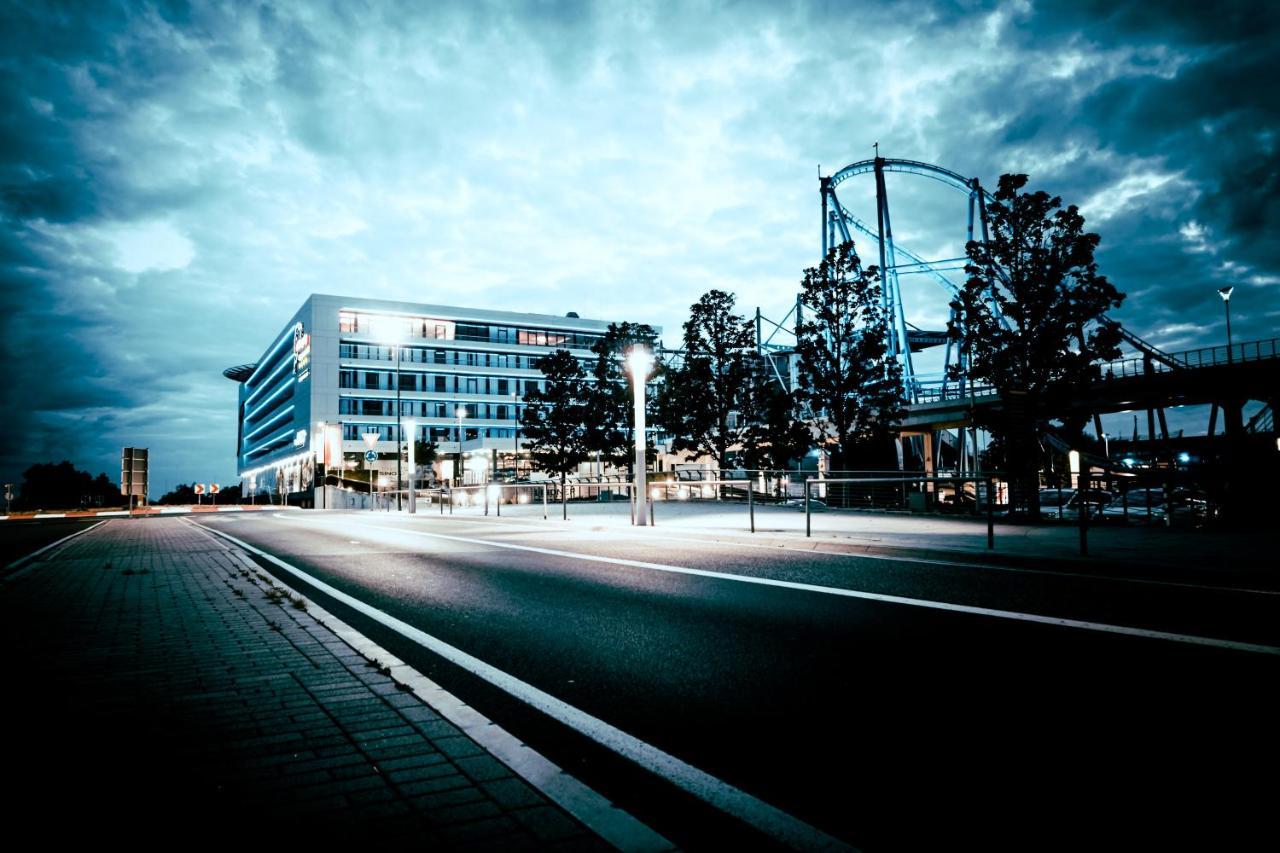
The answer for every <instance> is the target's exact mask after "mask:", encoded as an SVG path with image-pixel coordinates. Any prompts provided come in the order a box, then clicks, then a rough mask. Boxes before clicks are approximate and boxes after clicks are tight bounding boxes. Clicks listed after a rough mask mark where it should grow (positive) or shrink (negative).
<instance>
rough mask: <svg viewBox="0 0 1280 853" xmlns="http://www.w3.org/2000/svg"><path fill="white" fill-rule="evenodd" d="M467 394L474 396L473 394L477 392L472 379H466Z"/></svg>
mask: <svg viewBox="0 0 1280 853" xmlns="http://www.w3.org/2000/svg"><path fill="white" fill-rule="evenodd" d="M467 393H468V394H475V393H477V390H476V380H474V379H468V380H467Z"/></svg>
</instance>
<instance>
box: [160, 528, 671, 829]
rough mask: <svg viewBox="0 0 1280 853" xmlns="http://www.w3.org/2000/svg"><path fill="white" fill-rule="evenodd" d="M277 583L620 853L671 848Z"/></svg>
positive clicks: (237, 555)
mask: <svg viewBox="0 0 1280 853" xmlns="http://www.w3.org/2000/svg"><path fill="white" fill-rule="evenodd" d="M226 520H228V521H230V520H231V519H226ZM182 521H183V523H185V524H187V525H188V526H190V527H194V528H195V529H196V530H197V531H198V532H199V533H200V534H201V535H203V536H205V537H207V538H208V539H210V540H211V541H213V542H214V543H215V544H217V545H218V547H219V548H222V549H224V551H225V553H226V554H227V555H228V556H229V557H232V558H234V559H236V560H239V561H240V562H241V563H242V564H244V565H245V566H246V568H248V569H250V570H252V571H260V570H261V567H260V566H259V565H258V564H257V563H255V562H253V560H251V559H250V558H249V556H248V555H247V554H246V553H244V551H241V550H237V549H236V548H234V547H232V546H229V545H227V544H225V543H223V542H222V541H220V540H219V539H218V538H217V537H215V536H214V535H213V534H214V533H217V532H218V531H215V530H213V528H206V527H204V526H203V525H201V524H197V523H196V522H194V521H192V520H191V519H189V518H184V519H182ZM219 535H221V534H219ZM224 538H226V539H232V538H234V537H230V536H226V537H224ZM280 583H282V584H284V585H285V586H287V587H289V588H290V589H291V590H293V592H294V593H295V594H296V595H298V596H299V597H300V598H301V599H302V600H303V601H304V602H305V603H306V612H307V614H308V615H309V616H311V617H312V618H314V619H315V620H316V621H317V622H319V623H320V624H321V625H323V626H324V627H326V628H328V629H329V630H330V631H332V632H333V633H334V635H335V636H337V637H338V639H340V640H342V641H343V642H344V643H346V644H347V645H348V646H350V647H351V648H353V649H355V650H356V651H357V652H359V653H360V654H362V655H364V656H365V657H366V658H368V659H369V660H375V661H377V662H378V663H380V664H382V665H384V666H386V667H388V668H389V669H390V670H391V676H392V678H394V679H395V680H396V681H398V682H400V683H401V684H404V685H406V686H408V687H409V688H410V689H412V690H413V693H414V695H416V696H417V697H418V698H419V699H421V700H422V701H423V702H424V703H426V704H427V705H428V706H429V707H431V708H432V709H434V710H435V711H437V712H439V714H440V715H441V716H442V717H444V718H445V719H446V720H448V721H449V722H451V723H453V724H454V725H456V726H457V727H458V728H459V729H461V730H462V731H463V732H464V733H466V735H467V736H468V737H470V738H471V739H472V740H474V741H475V742H476V743H478V744H480V746H482V747H484V748H485V749H487V750H489V752H490V753H491V754H493V755H494V756H495V757H496V758H497V759H498V760H499V761H501V762H502V763H504V764H506V765H507V766H508V767H510V768H511V769H512V770H514V771H515V772H516V774H517V775H518V776H520V777H521V778H523V779H525V780H526V781H527V782H529V784H530V785H532V786H533V787H534V788H535V789H536V790H538V791H541V792H542V793H543V794H544V795H546V797H547V799H549V800H551V801H552V802H554V803H557V804H559V805H560V806H561V807H562V808H564V810H565V811H567V812H569V814H571V815H573V816H574V817H575V818H577V819H578V820H579V821H581V822H582V823H583V824H585V825H586V826H587V827H589V828H590V829H592V830H593V831H594V832H595V833H596V834H597V835H599V836H600V837H601V838H603V839H604V840H605V841H607V842H609V843H610V844H612V845H614V846H615V847H617V848H618V849H619V850H626V851H638V853H639V852H640V851H642V852H643V853H666V851H670V850H674V849H675V847H674V845H672V844H671V842H670V841H668V840H667V839H666V838H664V837H662V836H661V835H659V834H658V833H657V832H655V831H654V830H652V829H651V828H650V827H648V826H646V825H645V824H644V823H641V822H640V821H639V820H637V819H636V818H635V817H633V816H632V815H631V814H630V813H628V812H627V811H625V810H623V809H621V808H619V807H617V806H615V805H614V804H613V803H611V802H610V801H609V800H608V799H607V798H606V797H604V796H603V795H601V794H599V793H598V792H596V791H595V790H593V789H592V788H590V787H588V786H587V785H586V784H585V783H583V782H582V781H581V780H579V779H578V778H577V777H575V776H573V775H571V774H569V773H566V772H565V771H564V769H563V768H561V767H560V766H559V765H557V764H555V763H554V762H552V761H551V760H549V759H548V758H546V757H545V756H544V755H542V754H541V753H540V752H537V751H536V750H534V749H533V748H532V747H530V746H528V745H526V744H524V743H521V742H520V741H519V740H518V739H517V738H516V737H515V736H514V735H512V734H511V733H510V732H508V731H507V730H506V729H504V728H502V726H499V725H498V724H497V723H494V722H493V721H492V720H490V719H489V718H488V717H486V716H484V715H483V714H481V713H480V712H479V711H477V710H476V709H475V708H472V707H471V706H469V705H467V704H466V703H465V702H463V701H462V700H461V699H459V698H458V697H456V696H454V695H453V694H452V693H450V692H449V691H447V690H445V689H444V688H443V687H441V686H440V685H439V684H436V683H435V682H434V681H432V680H431V679H429V678H427V677H426V676H425V675H423V674H422V673H420V672H418V671H417V670H416V669H414V668H413V667H412V666H410V665H409V664H407V663H405V662H404V661H402V660H400V659H399V658H397V657H396V656H395V655H393V654H392V653H391V652H389V651H387V650H386V649H384V648H383V647H382V646H380V645H378V644H377V643H375V642H374V641H373V640H371V639H369V638H368V637H366V636H365V635H364V634H361V633H360V632H359V631H357V630H356V629H354V628H352V627H351V626H350V625H348V624H347V623H345V622H343V621H342V620H341V619H339V618H338V617H336V616H334V615H333V614H332V613H330V612H329V611H327V610H325V609H324V608H323V607H321V606H320V605H318V604H317V603H316V602H315V601H314V600H313V599H311V598H310V597H309V596H307V595H306V594H305V593H303V592H302V591H301V587H298V586H296V585H291V584H289V583H288V582H287V581H285V580H281V581H280Z"/></svg>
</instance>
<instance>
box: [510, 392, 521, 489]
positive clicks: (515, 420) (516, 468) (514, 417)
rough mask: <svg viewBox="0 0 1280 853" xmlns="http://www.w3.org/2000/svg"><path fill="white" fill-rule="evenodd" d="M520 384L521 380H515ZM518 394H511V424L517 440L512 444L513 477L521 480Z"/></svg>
mask: <svg viewBox="0 0 1280 853" xmlns="http://www.w3.org/2000/svg"><path fill="white" fill-rule="evenodd" d="M515 381H516V382H519V381H520V380H519V379H517V380H515ZM516 394H517V392H515V391H512V392H511V423H512V424H514V425H515V429H514V432H515V440H513V441H512V442H511V452H512V454H513V455H512V457H511V476H512V477H514V478H515V479H516V480H519V479H520V413H519V412H518V411H517V410H516Z"/></svg>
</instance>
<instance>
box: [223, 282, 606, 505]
mask: <svg viewBox="0 0 1280 853" xmlns="http://www.w3.org/2000/svg"><path fill="white" fill-rule="evenodd" d="M608 327H609V322H608V321H603V320H584V319H580V318H578V317H577V316H575V315H573V314H569V315H567V316H564V317H559V316H553V315H545V314H521V313H515V312H509V311H490V310H484V309H473V308H457V307H449V306H443V305H424V304H417V303H408V302H391V301H385V300H377V299H360V298H353V297H344V296H327V295H320V294H313V295H312V296H311V297H310V298H308V299H307V301H306V302H305V303H304V304H303V305H302V307H301V308H300V309H299V310H298V312H297V313H296V314H295V315H294V316H293V317H292V319H290V321H289V322H288V323H287V324H286V325H285V327H284V329H282V330H281V332H280V333H279V334H278V335H277V336H276V338H275V339H274V341H273V342H272V343H271V345H270V346H269V347H268V348H267V350H266V351H265V352H264V353H263V355H262V357H261V358H259V359H258V361H257V362H255V363H253V364H246V365H240V366H238V367H233V368H229V369H228V370H226V371H224V373H225V375H226V376H228V377H229V378H231V379H233V380H235V381H237V382H238V383H239V384H240V388H239V418H238V424H239V428H238V432H237V438H236V454H237V468H238V471H239V474H240V477H241V479H242V482H243V484H244V488H245V490H246V494H247V493H249V492H253V493H263V492H271V493H273V494H276V495H289V494H295V493H300V492H305V491H307V490H309V489H311V487H312V486H313V485H314V484H315V482H316V466H317V465H318V464H323V465H325V466H326V469H327V471H328V472H329V473H330V474H337V473H339V471H340V470H341V471H345V472H350V471H352V470H361V471H365V470H368V469H375V468H376V470H377V471H378V472H380V473H382V474H384V475H389V476H392V477H394V476H395V472H396V461H395V459H396V456H395V454H396V449H397V441H396V439H397V435H396V430H397V417H396V415H397V410H396V409H397V400H398V402H399V416H400V425H401V428H402V430H403V436H404V440H405V441H406V442H407V441H409V440H411V439H416V440H418V441H435V442H436V444H437V448H438V454H439V457H438V458H439V459H440V462H439V464H438V466H437V469H436V474H438V475H439V476H440V478H441V479H444V480H455V479H456V480H462V481H464V482H483V481H486V480H488V479H490V478H492V477H494V476H495V475H498V474H500V473H501V474H503V475H514V474H515V473H516V472H517V470H519V467H520V466H521V465H522V464H523V465H525V466H527V464H528V463H527V458H528V457H527V454H526V453H523V452H522V446H521V445H522V442H521V439H520V436H519V417H520V414H521V411H522V410H523V399H524V395H525V394H526V393H528V391H530V390H532V389H533V388H535V387H539V386H540V385H541V384H542V374H541V372H540V371H539V370H538V368H537V367H536V364H537V361H538V359H540V358H541V357H543V356H545V355H549V354H551V353H552V352H554V351H555V350H557V349H565V350H568V351H569V352H571V353H573V354H574V355H576V356H577V357H579V358H580V359H581V360H582V361H583V363H584V368H586V370H587V371H588V373H590V369H591V365H592V364H593V363H594V361H595V354H594V353H592V352H591V346H592V345H593V344H594V343H595V342H596V341H597V340H599V339H600V337H601V336H602V335H603V334H604V333H605V331H606V330H607V329H608ZM370 450H372V451H373V456H374V457H376V459H375V460H373V461H369V462H366V461H365V455H366V454H367V453H368V451H370ZM459 465H460V466H461V467H460V468H459ZM520 473H524V471H523V470H521V471H520ZM405 475H406V477H407V476H408V472H407V471H406V472H405ZM357 476H361V475H357ZM362 476H369V475H368V474H365V475H362Z"/></svg>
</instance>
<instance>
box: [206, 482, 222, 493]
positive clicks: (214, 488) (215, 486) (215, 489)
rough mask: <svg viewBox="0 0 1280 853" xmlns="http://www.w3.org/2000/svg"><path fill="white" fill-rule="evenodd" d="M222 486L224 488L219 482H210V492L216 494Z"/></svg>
mask: <svg viewBox="0 0 1280 853" xmlns="http://www.w3.org/2000/svg"><path fill="white" fill-rule="evenodd" d="M221 488H222V487H221V486H219V485H218V484H217V483H210V484H209V494H211V495H216V494H217V493H218V491H219V490H220V489H221Z"/></svg>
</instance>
